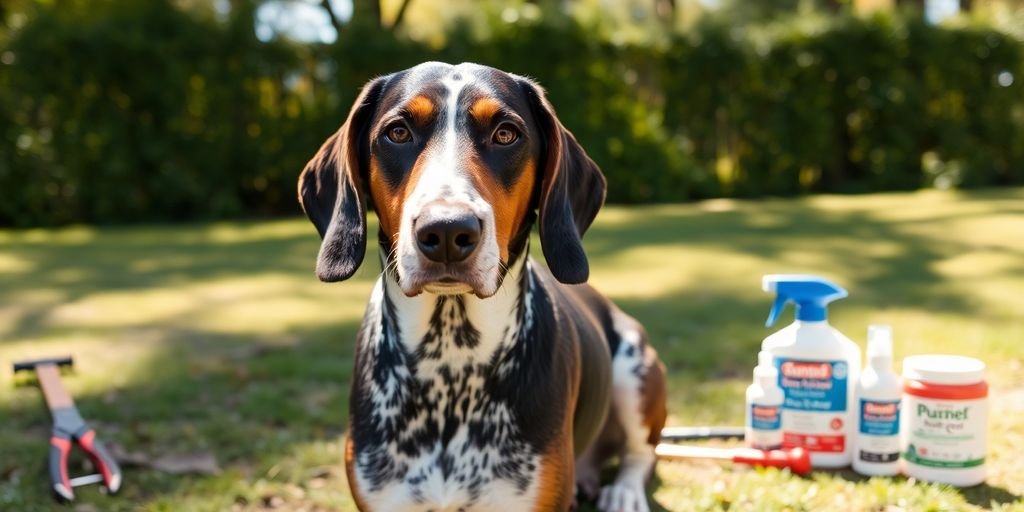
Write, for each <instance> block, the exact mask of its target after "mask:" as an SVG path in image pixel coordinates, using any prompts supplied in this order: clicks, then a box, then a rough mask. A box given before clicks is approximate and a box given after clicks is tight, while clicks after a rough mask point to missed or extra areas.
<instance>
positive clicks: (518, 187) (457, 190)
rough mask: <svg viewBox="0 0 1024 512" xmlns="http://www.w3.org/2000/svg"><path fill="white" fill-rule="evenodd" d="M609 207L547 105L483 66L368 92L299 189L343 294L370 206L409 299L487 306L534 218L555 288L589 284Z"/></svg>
mask: <svg viewBox="0 0 1024 512" xmlns="http://www.w3.org/2000/svg"><path fill="white" fill-rule="evenodd" d="M604 197H605V180H604V176H603V175H602V174H601V171H600V169H598V167H597V165H595V164H594V162H593V161H592V160H591V159H590V158H589V157H588V156H587V154H586V153H585V152H584V151H583V148H581V147H580V145H579V144H578V143H577V142H576V139H575V138H574V137H573V136H572V134H571V133H569V132H568V131H567V130H566V129H565V128H564V127H563V126H562V123H561V122H560V121H559V120H558V118H557V117H556V116H555V112H554V110H553V109H552V108H551V105H550V104H549V103H548V101H547V99H546V98H545V97H544V91H543V90H542V89H541V88H540V87H539V86H538V85H537V84H535V83H533V82H532V81H530V80H528V79H526V78H523V77H520V76H516V75H513V74H509V73H505V72H503V71H500V70H497V69H494V68H489V67H485V66H479V65H475V64H460V65H458V66H451V65H448V64H441V63H436V62H428V63H425V64H421V65H419V66H416V67H414V68H411V69H408V70H406V71H402V72H399V73H395V74H392V75H388V76H384V77H380V78H377V79H375V80H372V81H371V82H370V83H368V84H367V85H366V86H365V87H364V88H363V90H362V93H361V94H360V95H359V98H358V99H357V100H356V102H355V104H354V105H353V106H352V111H351V112H350V113H349V116H348V120H347V121H346V122H345V124H344V125H342V127H341V129H340V130H338V132H337V133H335V134H334V135H332V136H331V137H330V138H328V139H327V141H326V142H325V143H324V145H323V146H322V147H321V148H320V151H319V152H318V153H317V154H316V155H315V156H314V157H313V159H312V160H310V162H309V163H308V164H307V165H306V168H305V169H304V170H303V171H302V176H301V177H300V178H299V201H300V202H301V203H302V208H303V209H304V210H305V212H306V215H307V216H308V217H309V219H310V220H311V221H312V222H313V224H314V225H316V228H317V230H318V231H319V232H320V236H321V237H322V238H323V243H322V245H321V246H320V254H319V256H318V259H317V267H316V271H317V276H319V278H320V279H321V280H323V281H341V280H344V279H348V278H349V277H351V276H352V274H353V273H354V272H355V271H356V269H357V268H358V267H359V265H360V263H361V262H362V260H363V256H364V254H365V252H366V204H367V202H368V200H369V201H372V204H373V206H374V207H375V209H376V211H377V216H378V217H379V219H380V244H381V248H382V251H383V254H385V255H386V256H385V258H386V261H385V262H384V264H385V266H386V268H387V271H389V272H394V274H395V275H396V277H397V280H398V283H399V285H400V286H401V289H402V291H403V292H404V293H405V294H406V295H409V296H413V295H417V294H419V293H421V292H423V291H426V292H428V293H445V294H454V293H470V292H471V293H474V294H476V295H477V296H480V297H489V296H491V295H493V294H494V293H495V292H496V291H497V290H498V287H499V286H500V285H501V282H502V280H503V278H504V276H505V271H506V269H507V268H508V266H509V265H511V264H512V263H513V262H514V261H515V260H516V258H517V257H518V256H519V255H520V254H521V253H522V251H524V250H525V247H526V242H527V239H528V237H529V232H530V228H531V226H532V225H533V221H534V216H535V215H536V214H535V212H537V214H539V217H540V238H541V246H542V248H543V251H544V256H545V258H546V259H547V262H548V266H549V267H550V269H551V272H552V274H553V275H554V276H555V277H556V278H557V279H558V280H559V281H561V282H563V283H582V282H584V281H586V280H587V276H588V274H589V267H588V264H587V258H586V255H585V254H584V253H583V247H582V245H581V243H580V237H581V236H582V235H583V233H584V231H586V229H587V228H588V227H589V226H590V223H591V222H592V221H593V220H594V216H596V215H597V211H598V209H599V208H600V207H601V205H602V204H603V202H604Z"/></svg>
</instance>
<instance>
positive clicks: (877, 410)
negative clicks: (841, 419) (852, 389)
mask: <svg viewBox="0 0 1024 512" xmlns="http://www.w3.org/2000/svg"><path fill="white" fill-rule="evenodd" d="M860 433H861V434H867V435H869V436H895V435H899V433H900V401H899V400H896V401H881V400H863V399H862V400H861V401H860Z"/></svg>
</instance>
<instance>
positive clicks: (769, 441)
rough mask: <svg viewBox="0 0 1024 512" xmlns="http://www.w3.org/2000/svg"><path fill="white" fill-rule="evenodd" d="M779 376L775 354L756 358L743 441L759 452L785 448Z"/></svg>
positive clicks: (748, 390) (765, 353)
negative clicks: (783, 446)
mask: <svg viewBox="0 0 1024 512" xmlns="http://www.w3.org/2000/svg"><path fill="white" fill-rule="evenodd" d="M783 399H784V397H783V395H782V390H781V389H779V372H778V370H776V369H775V367H774V366H772V354H771V353H770V352H764V351H761V352H760V353H758V354H757V367H755V368H754V382H753V383H752V384H751V385H750V386H749V387H747V423H746V427H747V428H746V435H745V437H744V440H745V441H746V444H747V446H749V447H751V448H757V449H759V450H775V449H778V448H781V447H782V401H783Z"/></svg>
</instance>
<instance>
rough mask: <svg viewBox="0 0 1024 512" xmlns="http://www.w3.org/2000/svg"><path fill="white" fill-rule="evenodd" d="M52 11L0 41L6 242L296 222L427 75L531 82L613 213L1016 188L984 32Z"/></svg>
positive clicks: (1005, 88)
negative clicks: (180, 224)
mask: <svg viewBox="0 0 1024 512" xmlns="http://www.w3.org/2000/svg"><path fill="white" fill-rule="evenodd" d="M234 4H235V5H245V2H236V3H234ZM54 5H61V6H62V7H61V8H60V9H56V8H53V7H47V6H45V5H44V6H39V7H37V8H36V11H34V12H33V13H32V14H31V16H30V18H29V21H28V22H27V23H26V24H25V25H24V26H22V27H20V28H19V29H17V30H6V31H3V30H0V43H6V44H5V46H6V49H4V50H0V191H3V201H0V225H38V224H59V223H67V222H74V221H89V222H124V221H135V220H154V219H157V220H176V219H188V218H217V217H227V216H238V215H272V214H280V213H295V212H296V211H297V205H296V204H295V199H294V189H295V186H294V184H295V178H296V175H297V173H298V171H299V169H300V168H301V167H302V165H303V164H304V163H305V161H306V160H307V159H308V158H309V157H310V156H311V154H312V153H313V151H315V150H316V148H317V147H318V146H319V144H320V142H321V141H322V140H323V139H324V138H325V137H326V136H327V135H328V134H329V133H330V132H331V131H333V130H334V129H335V128H336V127H337V125H338V124H339V123H340V121H341V120H342V119H343V118H344V116H345V113H346V111H347V109H348V106H349V104H350V102H351V101H352V99H353V98H354V96H355V94H356V92H357V90H358V88H359V86H360V85H361V84H362V83H363V82H364V81H365V80H367V79H368V78H370V77H372V76H375V75H378V74H383V73H386V72H390V71H393V70H396V69H400V68H403V67H406V66H409V65H412V64H415V63H417V62H420V61H423V60H427V59H437V60H445V61H450V62H459V61H477V62H482V63H486V64H491V65H495V66H498V67H501V68H503V69H507V70H510V71H515V72H518V73H523V74H527V75H530V76H533V77H535V78H537V79H538V80H540V82H541V83H543V84H544V85H545V86H546V87H547V89H548V91H549V94H550V97H551V99H552V101H553V103H554V105H555V106H556V108H557V109H558V112H559V115H560V117H561V118H562V120H563V122H564V123H565V124H566V125H567V126H568V127H570V129H572V130H573V131H574V132H575V133H576V135H577V137H578V138H579V139H580V140H581V142H582V143H583V145H584V146H585V147H586V148H587V149H588V151H589V152H590V153H591V155H592V156H593V157H594V159H595V160H596V161H597V162H598V163H599V164H601V166H602V168H603V169H604V171H605V173H606V174H607V175H608V178H609V182H610V184H611V186H610V190H609V199H610V200H612V201H617V202H645V201H680V200H688V199H695V198H703V197H712V196H721V195H726V196H744V197H753V196H762V195H791V194H799V193H805V192H814V191H832V192H861V191H874V190H891V189H913V188H918V187H923V186H932V185H935V184H938V185H940V186H965V187H969V186H988V185H1003V184H1011V183H1018V184H1019V183H1024V58H1022V55H1024V53H1022V52H1024V45H1022V43H1021V42H1020V41H1017V40H1014V39H1012V38H1010V37H1008V36H1006V35H1004V34H1002V33H999V32H997V31H995V30H992V29H989V28H984V27H974V28H941V27H935V26H931V25H927V24H925V23H923V22H920V21H903V20H901V19H898V18H891V17H876V18H871V19H861V18H852V17H840V18H837V19H834V20H832V21H831V22H829V24H828V25H827V26H826V27H824V28H818V29H813V30H812V29H806V28H798V26H797V24H791V25H785V24H778V25H777V26H774V27H773V28H771V29H768V28H762V29H760V30H743V29H740V28H736V27H730V26H728V25H726V24H724V23H716V22H715V21H714V20H710V21H708V22H707V23H704V24H702V25H700V26H698V27H697V28H695V29H693V30H692V31H690V32H688V33H685V34H676V35H674V36H671V37H670V38H669V40H668V41H667V42H664V43H659V44H647V45H642V46H641V45H624V44H613V43H611V42H609V41H606V40H604V39H603V38H601V37H595V35H594V31H593V29H592V27H584V26H580V25H579V24H578V23H576V22H574V21H572V20H570V19H567V18H564V17H560V16H544V17H541V18H540V19H538V20H535V21H529V20H527V19H521V20H520V21H519V22H518V23H515V24H508V23H503V22H500V21H499V20H496V21H495V22H493V23H492V24H491V25H492V26H491V27H490V30H489V31H487V35H486V36H478V35H474V31H471V30H469V29H468V28H466V27H456V28H455V29H454V30H453V31H452V33H450V34H449V35H448V40H447V42H446V44H445V45H444V46H443V47H441V48H432V47H427V46H424V45H421V44H417V43H414V42H411V41H408V40H404V39H402V38H400V37H397V36H394V35H392V34H391V33H389V32H385V31H381V30H379V29H373V28H366V27H360V26H352V27H348V28H347V29H346V31H345V32H344V33H343V34H342V36H341V37H340V38H339V41H338V42H337V43H336V44H334V45H330V46H323V45H299V44H296V43H289V42H282V41H275V42H269V43H268V42H262V41H260V40H258V39H257V38H256V37H255V35H254V31H253V23H252V16H253V13H252V12H234V13H232V15H231V16H230V17H228V19H226V20H224V19H219V18H217V15H216V14H214V13H205V14H204V13H203V12H201V11H198V12H197V11H182V10H181V9H179V8H178V7H176V6H175V5H176V4H175V3H174V2H171V1H170V0H163V1H148V2H137V1H134V0H115V1H109V0H107V1H90V2H70V3H67V4H65V3H61V2H58V3H55V4H54Z"/></svg>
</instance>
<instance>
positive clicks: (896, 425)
mask: <svg viewBox="0 0 1024 512" xmlns="http://www.w3.org/2000/svg"><path fill="white" fill-rule="evenodd" d="M902 395H903V386H902V384H901V383H900V378H899V376H898V375H896V373H895V372H894V371H893V369H892V328H891V327H889V326H888V325H872V326H869V327H868V364H867V366H866V367H865V368H864V373H862V374H861V377H860V379H859V380H858V381H857V431H856V435H855V439H856V440H855V446H854V452H853V470H854V471H856V472H857V473H860V474H862V475H870V476H875V475H882V476H891V475H896V474H899V472H900V468H899V459H900V401H901V399H902Z"/></svg>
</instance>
